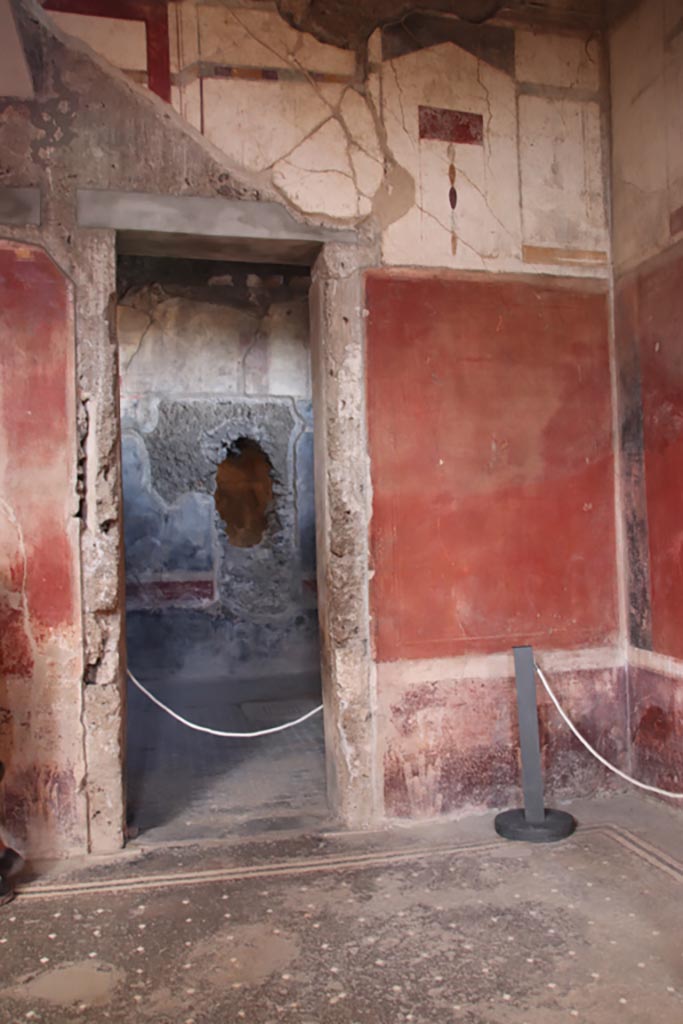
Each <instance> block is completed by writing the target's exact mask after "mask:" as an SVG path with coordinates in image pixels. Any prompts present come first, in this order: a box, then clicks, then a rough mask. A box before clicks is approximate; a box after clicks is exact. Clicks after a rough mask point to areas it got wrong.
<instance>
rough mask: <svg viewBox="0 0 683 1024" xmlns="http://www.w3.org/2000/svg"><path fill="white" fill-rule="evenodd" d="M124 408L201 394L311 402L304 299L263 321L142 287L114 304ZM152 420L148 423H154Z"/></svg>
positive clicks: (276, 307) (277, 305)
mask: <svg viewBox="0 0 683 1024" xmlns="http://www.w3.org/2000/svg"><path fill="white" fill-rule="evenodd" d="M116 315H117V337H118V342H119V353H120V356H119V358H120V368H121V397H122V401H123V402H124V404H125V403H126V402H129V401H133V402H135V401H137V400H139V399H140V398H141V397H143V398H144V400H145V401H146V403H147V404H148V405H149V406H150V411H151V408H152V407H153V406H154V401H150V396H155V397H158V396H159V395H181V396H182V395H187V394H200V395H212V396H223V397H226V396H234V395H247V396H257V395H268V396H280V395H282V396H289V397H293V398H307V399H310V397H311V380H310V369H309V362H310V360H309V341H308V302H307V297H306V295H303V296H302V297H301V298H298V299H296V300H290V301H287V302H280V301H278V302H273V303H271V305H270V307H269V309H268V312H267V314H266V315H264V316H259V315H257V314H256V313H250V312H245V311H242V310H240V309H237V308H233V307H230V306H227V305H217V304H214V303H209V302H200V301H196V300H190V299H187V298H177V297H174V296H165V295H164V293H163V290H162V289H160V288H158V286H155V288H154V290H152V289H147V288H143V289H141V290H140V291H139V292H132V293H131V294H129V295H127V296H126V297H125V298H124V299H123V300H122V301H121V303H120V304H119V305H118V306H117V311H116ZM152 418H153V417H152Z"/></svg>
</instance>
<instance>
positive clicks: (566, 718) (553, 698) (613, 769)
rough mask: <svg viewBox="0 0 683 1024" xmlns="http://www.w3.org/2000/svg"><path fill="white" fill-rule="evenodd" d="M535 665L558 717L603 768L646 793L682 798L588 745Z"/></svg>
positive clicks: (681, 794) (680, 794)
mask: <svg viewBox="0 0 683 1024" xmlns="http://www.w3.org/2000/svg"><path fill="white" fill-rule="evenodd" d="M535 667H536V671H537V672H538V678H539V679H540V680H541V682H542V683H543V686H544V688H545V692H546V693H547V694H548V696H549V697H550V699H551V701H552V702H553V704H554V705H555V707H556V708H557V710H558V712H559V714H560V717H561V718H562V721H563V722H564V723H565V725H567V726H568V727H569V728H570V729H571V731H572V732H573V733H574V735H575V736H576V738H577V740H579V742H581V743H583V745H584V747H585V748H586V750H588V751H590V753H591V754H592V755H593V757H595V758H597V760H598V761H599V762H600V764H603V765H604V766H605V768H609V770H610V771H611V772H614V774H615V775H618V776H619V778H621V779H624V780H625V781H626V782H630V783H631V785H632V786H638V788H639V789H646V790H647V791H648V793H657V795H658V796H668V797H670V798H671V799H672V800H683V793H672V792H670V790H668V789H660V788H659V786H649V785H648V784H647V782H639V781H638V779H633V778H631V776H630V775H627V774H626V772H622V771H621V769H620V768H617V767H616V766H615V765H613V764H610V762H609V761H608V760H607V759H606V758H604V757H603V756H602V754H599V753H598V752H597V750H596V749H595V747H592V746H591V745H590V743H589V742H588V740H587V739H586V738H585V737H584V736H582V735H581V733H580V732H579V730H578V729H577V728H576V726H575V725H574V723H573V722H572V721H571V719H570V718H569V716H568V715H567V713H566V712H565V711H564V709H563V708H562V707H561V705H560V702H559V700H558V699H557V697H556V696H555V694H554V693H553V691H552V690H551V688H550V683H549V682H548V680H547V679H546V677H545V674H544V672H543V670H542V669H541V668H539V666H538V665H536V666H535Z"/></svg>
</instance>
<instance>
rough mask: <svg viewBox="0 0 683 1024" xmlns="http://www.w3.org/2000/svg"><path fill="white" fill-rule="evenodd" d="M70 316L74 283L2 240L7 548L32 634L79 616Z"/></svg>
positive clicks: (37, 253)
mask: <svg viewBox="0 0 683 1024" xmlns="http://www.w3.org/2000/svg"><path fill="white" fill-rule="evenodd" d="M71 318H72V309H71V298H70V293H69V288H68V283H67V281H66V279H65V278H64V276H63V275H62V273H61V272H60V271H59V270H58V268H57V267H56V266H55V265H54V263H53V262H52V261H51V260H50V259H49V257H48V256H47V255H46V254H45V253H44V252H43V251H42V250H41V249H36V248H34V247H32V246H21V245H11V244H9V243H5V242H0V337H1V338H2V343H3V347H2V362H3V374H2V376H3V386H2V392H1V397H0V417H1V422H0V431H1V432H2V434H3V436H4V442H3V444H2V450H3V452H4V459H3V461H4V467H3V472H2V489H1V492H0V496H1V498H2V504H1V505H0V510H1V511H2V513H3V519H4V523H3V530H2V548H3V550H4V553H5V555H6V557H7V559H8V562H9V573H10V588H14V589H15V590H17V591H21V593H22V594H23V598H24V600H25V601H26V605H27V609H28V612H27V614H28V613H30V620H31V623H32V629H33V631H34V633H35V632H36V631H38V632H44V631H46V630H51V629H55V628H58V627H60V626H62V625H70V624H72V623H73V622H74V620H75V617H76V616H77V614H79V613H78V612H77V610H76V608H75V600H74V585H75V584H74V552H73V542H72V541H71V540H70V538H69V537H68V536H67V523H68V521H69V519H70V516H71V515H72V513H73V505H74V501H75V495H74V492H73V483H74V480H73V475H74V472H75V454H76V452H75V436H74V422H75V394H74V390H75V380H74V353H73V333H72V331H73V328H72V322H71ZM10 551H11V552H13V554H11V555H10V554H9V552H10ZM34 639H35V637H34Z"/></svg>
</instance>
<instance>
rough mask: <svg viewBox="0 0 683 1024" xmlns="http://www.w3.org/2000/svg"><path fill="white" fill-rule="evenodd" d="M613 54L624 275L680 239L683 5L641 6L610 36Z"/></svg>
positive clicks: (654, 0)
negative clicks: (677, 219)
mask: <svg viewBox="0 0 683 1024" xmlns="http://www.w3.org/2000/svg"><path fill="white" fill-rule="evenodd" d="M609 49H610V67H611V90H612V139H613V149H612V180H613V186H612V187H613V204H614V205H613V214H614V260H615V265H616V267H617V268H618V269H620V270H623V269H626V268H627V267H629V266H633V265H635V264H636V263H640V262H641V261H642V260H643V259H646V258H647V257H648V256H650V255H653V254H655V253H657V252H659V251H661V250H663V249H664V248H666V247H667V246H668V245H670V244H671V243H672V242H673V241H675V240H676V239H677V238H681V237H683V234H682V233H681V232H680V231H672V214H675V213H676V211H678V210H680V209H681V207H683V4H681V2H680V0H643V2H641V3H640V5H639V6H638V7H637V8H636V10H635V11H634V12H633V13H632V14H631V15H630V16H629V17H627V18H626V19H625V20H624V21H622V22H621V23H620V24H619V25H618V26H617V27H616V28H615V29H614V30H613V31H612V32H611V33H610V37H609ZM682 219H683V218H682ZM674 226H675V225H674Z"/></svg>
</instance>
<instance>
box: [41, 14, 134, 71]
mask: <svg viewBox="0 0 683 1024" xmlns="http://www.w3.org/2000/svg"><path fill="white" fill-rule="evenodd" d="M50 17H51V18H52V19H53V21H55V22H56V23H57V25H58V26H59V28H61V29H62V31H63V32H68V33H69V35H70V36H76V37H77V38H78V39H82V40H83V42H84V43H87V44H88V46H91V47H92V48H93V50H95V52H96V53H99V55H100V56H101V57H104V58H105V59H106V60H108V61H109V63H110V64H113V65H114V67H117V68H122V69H123V70H125V71H146V70H147V32H146V29H145V25H144V22H142V21H127V20H124V19H123V18H98V17H91V16H90V15H86V14H65V13H62V12H59V11H53V12H51V13H50Z"/></svg>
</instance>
